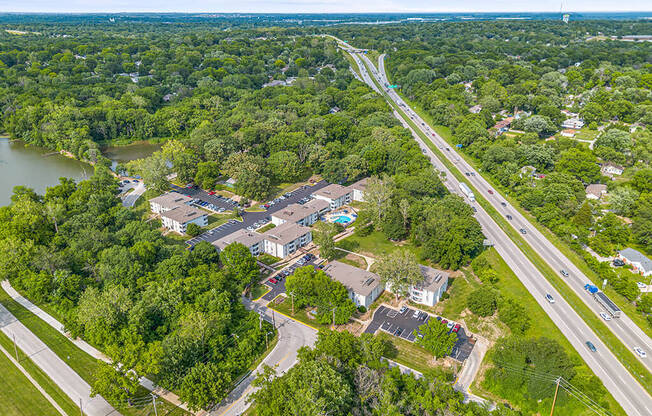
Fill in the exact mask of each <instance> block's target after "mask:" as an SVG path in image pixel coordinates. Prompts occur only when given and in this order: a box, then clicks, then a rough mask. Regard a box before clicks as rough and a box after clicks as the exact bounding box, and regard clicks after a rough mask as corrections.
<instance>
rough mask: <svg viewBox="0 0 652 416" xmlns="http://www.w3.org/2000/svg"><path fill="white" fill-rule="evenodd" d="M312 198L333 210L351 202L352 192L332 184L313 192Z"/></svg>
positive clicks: (344, 187) (349, 189)
mask: <svg viewBox="0 0 652 416" xmlns="http://www.w3.org/2000/svg"><path fill="white" fill-rule="evenodd" d="M312 196H313V198H316V199H323V200H324V201H326V202H328V204H329V205H330V209H331V210H335V209H338V208H340V207H341V206H342V205H346V204H348V203H350V202H351V200H352V199H353V191H352V190H351V188H349V187H346V186H342V185H338V184H336V183H333V184H330V185H328V186H326V187H324V188H321V189H319V190H317V191H315V192H314V193H313V194H312Z"/></svg>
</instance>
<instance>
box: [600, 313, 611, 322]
mask: <svg viewBox="0 0 652 416" xmlns="http://www.w3.org/2000/svg"><path fill="white" fill-rule="evenodd" d="M600 317H601V318H602V319H604V320H605V321H611V316H609V314H606V313H604V312H600Z"/></svg>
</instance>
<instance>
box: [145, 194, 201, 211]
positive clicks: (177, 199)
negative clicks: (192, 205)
mask: <svg viewBox="0 0 652 416" xmlns="http://www.w3.org/2000/svg"><path fill="white" fill-rule="evenodd" d="M190 201H192V198H190V197H189V196H185V195H181V194H180V193H178V192H174V191H172V192H168V193H166V194H163V195H161V196H157V197H154V198H152V199H150V200H149V202H150V203H152V202H153V203H155V204H159V205H160V206H162V207H165V208H174V207H176V206H179V205H183V204H187V203H188V202H190Z"/></svg>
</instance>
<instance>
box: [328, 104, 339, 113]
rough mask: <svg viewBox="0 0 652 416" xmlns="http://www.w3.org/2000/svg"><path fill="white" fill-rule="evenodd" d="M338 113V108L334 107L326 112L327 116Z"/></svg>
mask: <svg viewBox="0 0 652 416" xmlns="http://www.w3.org/2000/svg"><path fill="white" fill-rule="evenodd" d="M340 111H341V110H340V108H339V107H338V106H335V107H331V109H330V110H328V114H335V113H339V112H340Z"/></svg>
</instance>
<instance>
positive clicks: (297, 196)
mask: <svg viewBox="0 0 652 416" xmlns="http://www.w3.org/2000/svg"><path fill="white" fill-rule="evenodd" d="M326 185H328V182H326V181H319V182H317V183H315V184H314V185H305V186H303V187H301V188H299V189H296V190H294V191H292V193H291V195H290V196H289V197H283V199H282V200H281V199H279V202H277V203H275V204H274V205H272V206H271V207H270V208H269V209H268V210H267V211H263V212H241V213H240V217H241V218H242V221H237V220H230V221H229V222H228V223H225V224H222V225H220V226H219V227H215V228H213V229H211V230H208V231H206V232H204V233H203V234H201V235H199V236H197V237H194V238H191V239H190V240H188V241H187V242H186V244H188V246H189V247H191V248H192V247H193V246H194V245H195V244H198V243H200V242H202V241H207V242H209V243H212V242H214V241H217V240H219V239H220V238H223V237H226V236H227V235H229V234H231V233H233V232H235V231H237V230H238V229H240V228H248V227H252V226H254V224H255V223H259V224H260V222H261V221H262V220H265V219H269V216H270V215H271V214H272V213H274V212H276V211H279V210H282V209H283V208H285V207H287V206H288V205H290V204H294V203H296V202H297V201H300V200H301V199H303V198H305V197H307V196H309V195H310V194H312V193H313V192H315V191H316V190H318V189H321V188H323V187H325V186H326ZM177 188H178V189H177ZM179 189H181V190H179ZM187 189H190V188H179V187H176V186H175V190H177V191H179V192H181V193H183V194H185V195H190V196H191V197H193V198H198V197H197V196H193V195H191V194H189V193H187V192H185V190H187ZM194 191H197V190H196V189H195V190H194ZM201 192H203V193H205V194H206V195H208V194H207V193H206V192H205V191H201ZM208 196H210V197H213V196H214V195H208ZM231 209H232V208H231ZM226 224H232V225H229V226H225V225H226Z"/></svg>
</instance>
